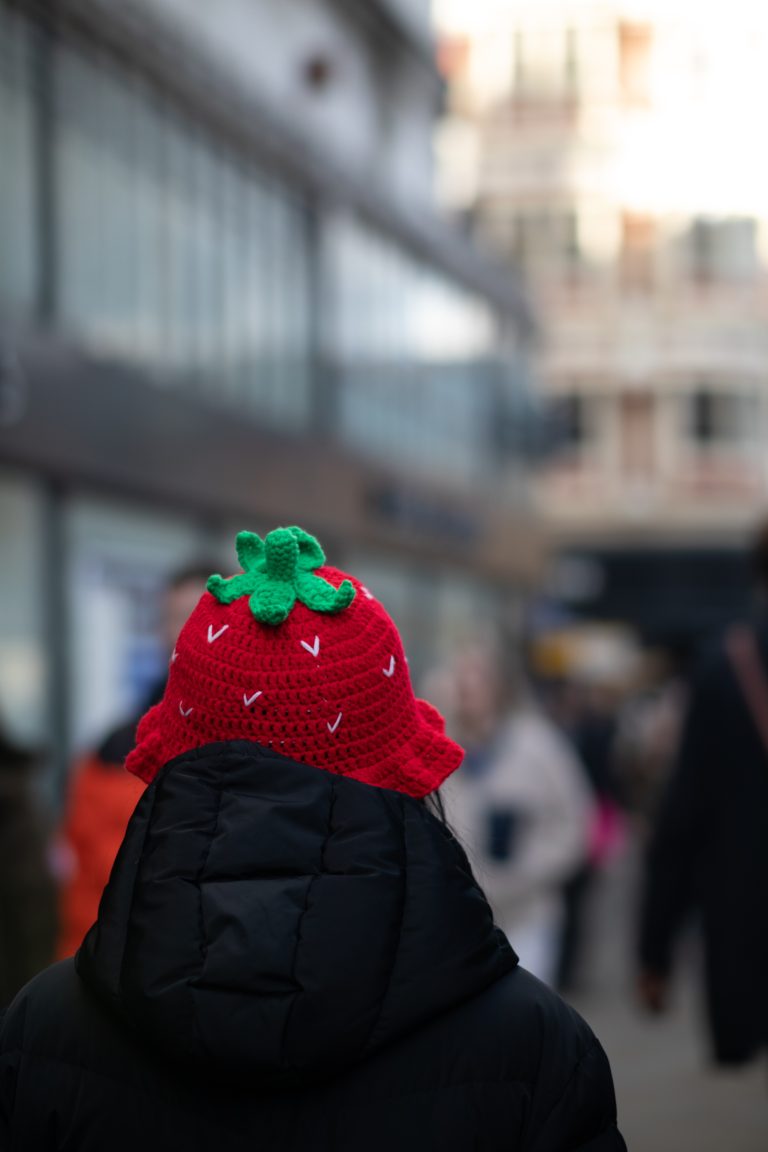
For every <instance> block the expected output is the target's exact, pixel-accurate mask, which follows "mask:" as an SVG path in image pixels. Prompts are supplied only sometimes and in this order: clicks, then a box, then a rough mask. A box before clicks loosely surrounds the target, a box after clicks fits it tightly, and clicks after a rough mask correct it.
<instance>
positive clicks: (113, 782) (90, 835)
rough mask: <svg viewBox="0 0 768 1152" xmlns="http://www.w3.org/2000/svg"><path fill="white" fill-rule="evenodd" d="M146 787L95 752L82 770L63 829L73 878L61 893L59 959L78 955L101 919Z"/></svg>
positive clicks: (83, 762)
mask: <svg viewBox="0 0 768 1152" xmlns="http://www.w3.org/2000/svg"><path fill="white" fill-rule="evenodd" d="M144 787H145V785H144V783H143V782H142V781H141V780H139V779H138V778H137V777H136V776H132V775H131V774H130V772H126V771H125V769H124V768H123V767H122V765H120V764H111V763H108V762H107V761H105V760H102V759H100V757H99V756H98V755H95V754H91V755H89V756H86V757H85V758H84V759H83V760H81V761H80V763H79V765H78V766H77V768H76V770H75V774H74V779H73V782H72V790H71V793H70V797H69V802H68V805H67V814H66V818H65V823H64V827H63V829H62V835H63V838H64V840H65V841H66V847H67V849H68V851H69V854H70V855H71V874H70V875H69V877H68V878H67V879H66V880H65V881H64V883H63V885H62V889H61V897H60V907H59V939H58V942H57V948H56V954H57V958H58V959H63V958H64V957H66V956H71V955H72V954H73V953H74V952H76V951H77V949H78V948H79V947H80V945H81V943H82V941H83V937H84V936H85V934H86V932H87V931H88V929H89V928H90V927H91V925H92V924H93V923H94V921H95V920H96V914H97V912H98V909H99V900H100V899H101V894H102V892H103V891H104V887H105V885H106V883H107V880H108V879H109V874H110V872H111V870H112V865H113V863H114V860H115V856H116V855H117V850H118V848H119V847H120V844H121V843H122V840H123V836H124V834H125V829H126V826H127V824H128V821H129V819H130V818H131V815H132V813H133V810H134V808H135V807H136V802H137V801H138V799H139V796H141V794H142V792H143V791H144Z"/></svg>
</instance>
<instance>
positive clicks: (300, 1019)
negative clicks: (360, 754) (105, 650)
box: [77, 741, 517, 1082]
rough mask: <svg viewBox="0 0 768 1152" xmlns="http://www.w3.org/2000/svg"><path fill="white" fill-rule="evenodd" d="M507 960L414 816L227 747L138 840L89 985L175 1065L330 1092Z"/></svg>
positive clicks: (189, 762) (88, 942) (463, 862)
mask: <svg viewBox="0 0 768 1152" xmlns="http://www.w3.org/2000/svg"><path fill="white" fill-rule="evenodd" d="M516 963H517V958H516V956H515V954H514V952H513V951H512V949H511V948H510V947H509V945H508V944H507V942H506V939H505V938H504V936H503V934H502V933H501V932H500V931H499V930H498V929H496V928H495V927H494V926H493V921H492V915H491V911H490V908H489V906H488V904H487V902H486V900H485V897H484V896H483V894H482V892H481V891H480V889H479V888H478V886H477V884H476V882H475V880H474V878H473V876H472V872H471V869H470V867H469V864H468V863H467V859H466V856H465V854H464V852H463V850H462V849H461V847H460V845H459V844H458V842H457V841H456V840H455V838H454V837H453V836H452V835H451V834H450V833H449V832H448V831H447V830H446V829H445V828H444V826H443V825H442V824H441V823H440V821H439V820H437V819H436V818H435V817H434V816H432V815H431V813H430V812H429V811H428V810H427V808H426V807H425V805H424V804H423V803H422V802H420V801H417V800H414V799H412V798H411V797H409V796H406V795H403V794H402V793H399V792H393V791H389V790H387V789H383V788H377V787H374V786H372V785H369V784H364V783H361V782H359V781H356V780H350V779H348V778H345V777H341V776H337V775H334V774H333V773H331V772H327V771H324V770H322V769H319V768H314V767H311V766H307V765H303V764H298V763H294V762H293V761H290V760H288V759H286V758H285V757H283V756H279V755H277V754H275V753H273V752H272V751H271V750H270V749H267V748H263V747H261V746H259V745H257V744H253V743H249V742H244V741H242V742H241V741H238V742H231V743H220V744H211V745H207V746H206V747H204V748H199V749H196V750H194V751H191V752H187V753H184V754H183V755H182V756H179V757H177V758H176V759H175V760H173V761H171V763H169V764H168V765H166V767H165V768H164V769H163V770H162V771H161V772H160V773H159V775H158V776H157V777H156V779H155V781H154V782H153V783H152V784H151V785H150V787H149V788H147V790H146V791H145V793H144V795H143V796H142V798H141V800H140V801H139V804H138V806H137V808H136V811H135V813H134V815H133V817H132V819H131V821H130V824H129V826H128V830H127V832H126V836H125V839H124V841H123V845H122V847H121V849H120V852H119V854H118V857H117V860H116V863H115V866H114V869H113V871H112V876H111V879H110V882H109V885H108V886H107V889H106V891H105V893H104V896H103V898H102V902H101V906H100V909H99V918H98V921H97V923H96V924H95V925H94V927H93V928H92V929H91V931H90V932H89V934H88V936H87V937H86V939H85V941H84V943H83V946H82V948H81V949H80V952H79V953H78V958H77V968H78V972H79V974H80V976H81V978H82V979H83V980H84V981H85V982H86V984H88V985H89V986H90V987H91V988H92V989H93V990H94V992H96V993H97V994H98V995H99V996H100V998H101V999H102V1000H105V1001H107V1002H108V1004H109V1005H111V1007H112V1008H113V1010H114V1011H116V1012H117V1013H118V1014H119V1015H120V1016H122V1017H123V1019H124V1020H125V1021H126V1023H127V1025H128V1026H129V1027H132V1028H134V1029H136V1030H138V1031H140V1032H141V1033H143V1034H144V1036H145V1038H146V1039H147V1040H148V1041H149V1042H150V1043H151V1044H152V1045H153V1047H155V1048H160V1049H161V1050H162V1051H164V1052H165V1054H166V1055H167V1056H168V1057H170V1058H171V1059H172V1060H173V1061H174V1062H177V1063H181V1064H184V1065H186V1066H190V1065H192V1066H195V1067H197V1068H199V1069H200V1070H201V1071H204V1072H205V1073H206V1074H216V1075H223V1076H226V1077H233V1076H235V1075H237V1076H242V1075H246V1076H248V1077H252V1076H253V1075H254V1074H258V1075H259V1076H260V1077H261V1078H262V1082H264V1081H266V1082H272V1081H274V1080H278V1081H280V1080H288V1081H290V1080H292V1079H296V1080H302V1079H304V1078H306V1077H312V1076H317V1075H322V1076H327V1075H329V1074H333V1072H334V1070H335V1069H336V1068H340V1067H343V1066H345V1065H348V1064H349V1063H351V1062H355V1061H357V1060H360V1059H363V1058H365V1057H366V1056H367V1055H368V1054H369V1053H372V1052H373V1051H375V1050H376V1049H377V1048H379V1047H381V1046H382V1045H384V1044H386V1043H387V1042H389V1041H390V1040H392V1039H394V1038H395V1037H396V1036H399V1035H401V1034H402V1033H404V1032H406V1031H408V1030H410V1029H412V1028H414V1027H416V1026H418V1025H419V1024H421V1023H423V1022H425V1021H426V1020H428V1019H430V1018H432V1017H434V1016H436V1015H438V1014H440V1013H442V1012H444V1011H446V1010H447V1009H449V1008H451V1007H452V1006H453V1005H455V1004H457V1003H458V1002H460V1001H461V1000H464V999H467V998H469V997H470V996H472V995H475V994H476V993H478V992H480V991H481V990H482V989H483V988H485V987H487V986H488V985H489V984H491V983H493V982H494V981H495V980H496V979H498V978H499V977H501V976H502V975H503V974H504V973H505V972H507V971H508V970H509V969H511V968H512V967H514V965H515V964H516Z"/></svg>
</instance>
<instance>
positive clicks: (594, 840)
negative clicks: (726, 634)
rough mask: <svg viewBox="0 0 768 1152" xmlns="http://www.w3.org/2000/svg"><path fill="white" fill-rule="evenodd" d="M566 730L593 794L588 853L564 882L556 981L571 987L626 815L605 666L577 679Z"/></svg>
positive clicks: (612, 693) (615, 703)
mask: <svg viewBox="0 0 768 1152" xmlns="http://www.w3.org/2000/svg"><path fill="white" fill-rule="evenodd" d="M565 690H566V691H567V692H568V693H569V694H570V695H571V697H572V700H571V703H570V707H569V709H568V712H569V713H570V723H569V724H568V727H567V728H566V729H564V732H565V734H566V735H567V737H568V738H569V739H570V742H571V744H572V746H573V748H574V750H575V752H576V762H577V763H578V764H579V765H580V767H581V768H582V770H583V772H584V779H585V782H586V784H587V787H588V789H589V795H590V798H591V807H592V815H591V821H590V829H589V846H588V851H587V853H586V855H585V856H584V858H583V860H581V861H580V862H579V863H578V865H577V867H576V868H575V869H574V871H573V872H572V873H571V874H570V875H569V876H568V877H566V880H565V884H564V885H563V905H564V909H563V930H562V935H561V939H560V948H559V954H558V959H557V978H556V985H557V987H558V988H559V989H560V991H561V992H563V993H567V992H571V991H573V990H574V988H575V987H576V986H577V983H578V979H579V975H580V969H581V967H582V965H581V961H582V958H583V951H584V943H585V935H586V932H585V929H586V923H587V916H588V905H589V898H590V896H591V894H592V891H593V886H594V883H595V880H596V878H597V876H598V874H599V872H600V870H601V869H603V868H606V867H607V866H608V865H609V864H610V862H611V861H612V860H613V859H614V857H615V856H616V854H617V853H618V852H619V851H620V850H621V847H622V844H623V840H624V820H623V815H622V812H621V807H620V802H619V801H620V790H619V785H618V779H617V772H616V732H617V713H618V710H619V702H620V697H619V695H618V693H617V691H616V687H615V683H614V682H613V681H611V679H610V678H609V677H608V675H607V674H606V672H605V671H600V672H599V673H596V672H594V671H593V672H592V674H591V675H590V676H589V677H582V678H581V679H579V678H578V677H577V678H576V680H574V681H572V682H571V683H570V684H569V685H568V686H567V687H566V689H565Z"/></svg>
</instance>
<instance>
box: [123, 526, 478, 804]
mask: <svg viewBox="0 0 768 1152" xmlns="http://www.w3.org/2000/svg"><path fill="white" fill-rule="evenodd" d="M237 557H238V560H239V561H240V564H241V566H242V568H243V572H242V573H240V574H239V575H237V576H232V577H231V578H229V579H225V578H224V577H222V576H211V578H210V580H209V581H208V585H207V591H206V592H204V593H203V595H202V597H201V599H200V601H199V603H198V605H197V607H196V608H195V610H194V611H193V612H192V615H191V616H190V617H189V619H188V620H187V623H186V624H185V625H184V627H183V629H182V631H181V634H180V636H179V638H178V641H177V643H176V647H175V649H174V651H173V655H172V656H171V663H170V670H169V676H168V683H167V685H166V689H165V693H164V695H163V698H162V700H161V701H160V703H159V704H156V705H155V706H154V707H153V708H151V709H150V710H149V712H147V714H146V715H145V716H144V718H143V719H142V721H141V723H140V724H139V729H138V733H137V744H136V747H135V748H134V750H133V751H132V752H131V754H130V755H129V757H128V760H127V761H126V767H127V768H128V769H129V771H131V772H133V773H135V774H136V775H137V776H140V777H141V779H142V780H145V781H146V782H147V783H149V782H150V781H151V780H152V779H154V777H155V775H156V773H157V772H158V771H159V769H160V768H161V767H162V766H163V765H164V764H166V763H167V762H168V761H169V760H172V759H173V758H174V757H175V756H178V755H179V754H180V753H182V752H187V751H189V750H190V749H192V748H199V747H201V746H202V745H205V744H210V743H213V742H215V741H220V740H253V741H255V742H256V743H257V744H260V745H262V746H264V747H268V748H271V749H272V751H274V752H278V753H280V754H282V755H284V756H286V757H288V758H289V759H292V760H298V761H300V762H301V763H304V764H311V765H315V766H316V767H318V768H324V769H326V770H327V771H329V772H336V773H338V774H340V775H342V776H350V777H352V778H353V779H355V780H362V781H364V782H365V783H367V784H375V785H377V786H378V787H381V788H391V789H394V790H396V791H398V792H406V793H407V794H408V795H410V796H415V797H422V796H426V795H428V794H429V793H430V792H433V791H434V790H435V789H436V788H438V787H439V786H440V784H441V783H442V782H443V780H444V779H445V778H446V776H448V775H449V773H451V772H452V771H453V770H454V769H455V768H457V767H458V766H459V764H460V763H461V760H462V758H463V751H462V749H461V748H460V747H459V745H458V744H455V743H454V742H453V741H452V740H449V739H448V737H447V736H446V735H445V732H444V727H445V726H444V722H443V719H442V717H441V716H440V714H439V713H438V712H437V711H436V709H434V708H433V707H432V705H431V704H428V703H426V701H424V700H417V699H416V697H415V696H414V694H413V688H412V686H411V680H410V676H409V673H408V664H407V661H406V659H405V655H404V653H403V646H402V643H401V640H400V636H399V634H398V631H397V628H396V627H395V625H394V623H393V622H392V620H391V619H390V617H389V616H388V614H387V613H386V612H385V610H384V608H383V607H382V605H381V604H380V603H379V602H378V601H377V600H376V599H375V597H374V596H373V595H372V594H371V593H370V592H369V591H368V589H367V588H365V587H364V586H363V585H362V584H360V583H359V582H358V581H357V580H355V579H354V577H350V576H347V575H346V574H345V573H343V572H339V571H338V570H337V569H335V568H330V567H328V566H326V564H325V556H324V554H323V550H322V548H321V547H320V545H319V543H318V542H317V540H316V539H315V538H314V537H313V536H310V535H309V534H308V533H307V532H304V531H303V530H302V529H301V528H276V529H275V530H274V531H273V532H270V533H269V534H268V535H267V536H266V537H265V539H263V540H262V539H261V538H260V537H259V536H256V535H255V534H254V533H252V532H241V533H239V535H238V537H237Z"/></svg>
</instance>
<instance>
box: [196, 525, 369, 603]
mask: <svg viewBox="0 0 768 1152" xmlns="http://www.w3.org/2000/svg"><path fill="white" fill-rule="evenodd" d="M236 549H237V558H238V560H239V561H240V565H241V567H242V568H243V572H242V573H241V574H240V575H239V576H232V577H231V578H230V579H228V580H227V579H225V578H224V577H223V576H211V577H210V579H209V580H208V584H207V588H208V591H209V592H211V593H212V594H213V595H214V596H215V597H216V599H217V600H218V601H219V602H220V603H221V604H231V603H232V602H233V600H239V599H240V597H241V596H248V597H249V600H248V606H249V607H250V609H251V612H253V614H254V616H255V617H256V619H257V620H259V621H260V622H261V623H262V624H272V625H276V624H282V622H283V620H286V619H287V618H288V616H289V615H290V613H291V610H292V609H293V606H294V604H295V603H296V601H297V600H299V601H300V602H301V603H302V604H304V605H305V607H307V608H309V609H311V610H312V611H313V612H341V610H342V609H343V608H346V607H348V606H349V605H350V604H351V603H352V601H353V600H354V598H355V589H354V586H353V584H352V583H351V581H349V580H344V581H343V582H342V583H341V585H340V586H339V587H338V588H334V587H333V585H332V584H329V583H328V581H327V580H324V579H323V578H322V576H315V575H313V573H314V569H315V568H320V567H321V566H322V565H323V564H324V563H325V554H324V552H323V550H322V548H321V547H320V545H319V544H318V542H317V540H316V539H315V538H314V536H310V535H309V533H308V532H305V531H304V530H303V529H302V528H275V530H274V531H273V532H269V533H268V534H267V536H266V537H265V538H264V540H262V539H261V537H260V536H257V535H256V534H255V533H254V532H239V533H238V536H237V541H236Z"/></svg>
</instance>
